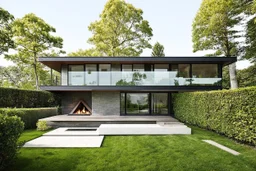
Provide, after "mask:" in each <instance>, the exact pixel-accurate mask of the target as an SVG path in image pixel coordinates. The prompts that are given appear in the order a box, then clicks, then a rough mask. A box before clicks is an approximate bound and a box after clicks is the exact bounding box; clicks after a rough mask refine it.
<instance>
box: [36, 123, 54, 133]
mask: <svg viewBox="0 0 256 171" xmlns="http://www.w3.org/2000/svg"><path fill="white" fill-rule="evenodd" d="M36 127H37V130H38V131H46V130H48V129H50V128H51V127H50V126H47V123H46V121H37V123H36Z"/></svg>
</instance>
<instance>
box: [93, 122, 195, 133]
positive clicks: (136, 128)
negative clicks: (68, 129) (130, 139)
mask: <svg viewBox="0 0 256 171" xmlns="http://www.w3.org/2000/svg"><path fill="white" fill-rule="evenodd" d="M98 132H99V135H170V134H191V128H189V127H187V126H186V125H184V124H175V125H171V126H162V125H159V124H102V125H100V127H99V128H98Z"/></svg>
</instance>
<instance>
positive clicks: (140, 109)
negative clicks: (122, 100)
mask: <svg viewBox="0 0 256 171" xmlns="http://www.w3.org/2000/svg"><path fill="white" fill-rule="evenodd" d="M126 114H128V115H129V114H138V115H143V114H149V93H127V94H126Z"/></svg>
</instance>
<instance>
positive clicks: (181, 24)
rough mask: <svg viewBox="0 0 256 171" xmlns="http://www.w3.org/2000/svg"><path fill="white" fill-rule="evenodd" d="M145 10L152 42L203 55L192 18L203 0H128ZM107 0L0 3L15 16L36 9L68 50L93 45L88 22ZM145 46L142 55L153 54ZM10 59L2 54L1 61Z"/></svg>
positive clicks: (169, 52) (170, 50)
mask: <svg viewBox="0 0 256 171" xmlns="http://www.w3.org/2000/svg"><path fill="white" fill-rule="evenodd" d="M127 1H128V2H129V3H132V4H133V5H134V6H135V7H137V8H141V9H142V10H143V11H144V14H143V17H144V19H145V20H148V21H149V24H150V26H151V27H152V29H153V34H154V36H153V38H152V41H151V43H152V44H154V43H155V42H156V41H159V42H160V43H161V44H163V45H164V47H165V54H166V56H203V55H205V54H206V52H197V53H193V51H192V38H191V34H192V33H191V30H192V27H191V25H192V21H193V18H194V17H195V15H196V12H197V10H198V9H199V7H200V3H201V1H202V0H193V1H191V0H178V1H177V0H157V1H156V0H127ZM106 2H107V1H106V0H72V1H70V0H43V1H35V0H22V1H21V0H0V6H1V7H2V8H4V9H5V10H8V11H9V12H10V13H11V14H13V15H14V16H15V18H21V17H23V16H24V15H25V14H27V13H34V14H36V15H37V16H38V17H40V18H42V19H44V20H45V21H46V22H47V23H48V24H50V25H52V26H53V27H55V28H56V31H57V35H58V36H61V37H62V38H63V39H64V47H63V49H64V50H65V51H66V52H67V53H69V52H73V51H76V50H78V49H80V48H81V49H87V48H89V47H91V46H90V45H89V44H88V43H87V40H88V38H89V37H91V33H90V32H89V31H88V26H89V25H90V23H91V22H93V21H95V20H97V19H98V18H99V14H100V13H101V11H102V10H103V8H104V5H105V3H106ZM150 55H151V50H144V52H143V54H142V56H150ZM10 64H11V62H8V61H6V60H5V59H3V56H0V65H1V66H8V65H10ZM248 65H249V62H248V61H240V62H238V63H237V68H238V69H242V68H246V67H248Z"/></svg>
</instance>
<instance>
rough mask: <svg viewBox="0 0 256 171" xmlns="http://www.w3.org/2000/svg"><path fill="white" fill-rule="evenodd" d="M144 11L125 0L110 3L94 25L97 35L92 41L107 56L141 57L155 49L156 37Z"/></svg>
mask: <svg viewBox="0 0 256 171" xmlns="http://www.w3.org/2000/svg"><path fill="white" fill-rule="evenodd" d="M142 14H143V11H142V10H141V9H138V8H135V7H134V6H133V5H132V4H129V3H126V2H125V1H124V0H109V1H108V2H107V3H106V5H105V7H104V10H103V12H102V13H101V14H100V19H99V20H98V21H95V22H93V23H91V24H90V26H89V30H90V31H91V32H92V33H93V36H92V37H91V38H90V39H89V40H88V42H89V43H91V44H93V45H95V48H96V50H97V51H98V52H100V53H101V54H103V55H104V56H139V55H140V54H141V53H142V52H143V49H145V48H151V45H150V43H149V40H150V39H151V37H152V36H153V34H152V29H151V27H150V26H149V23H148V21H147V20H144V19H143V17H142Z"/></svg>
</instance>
